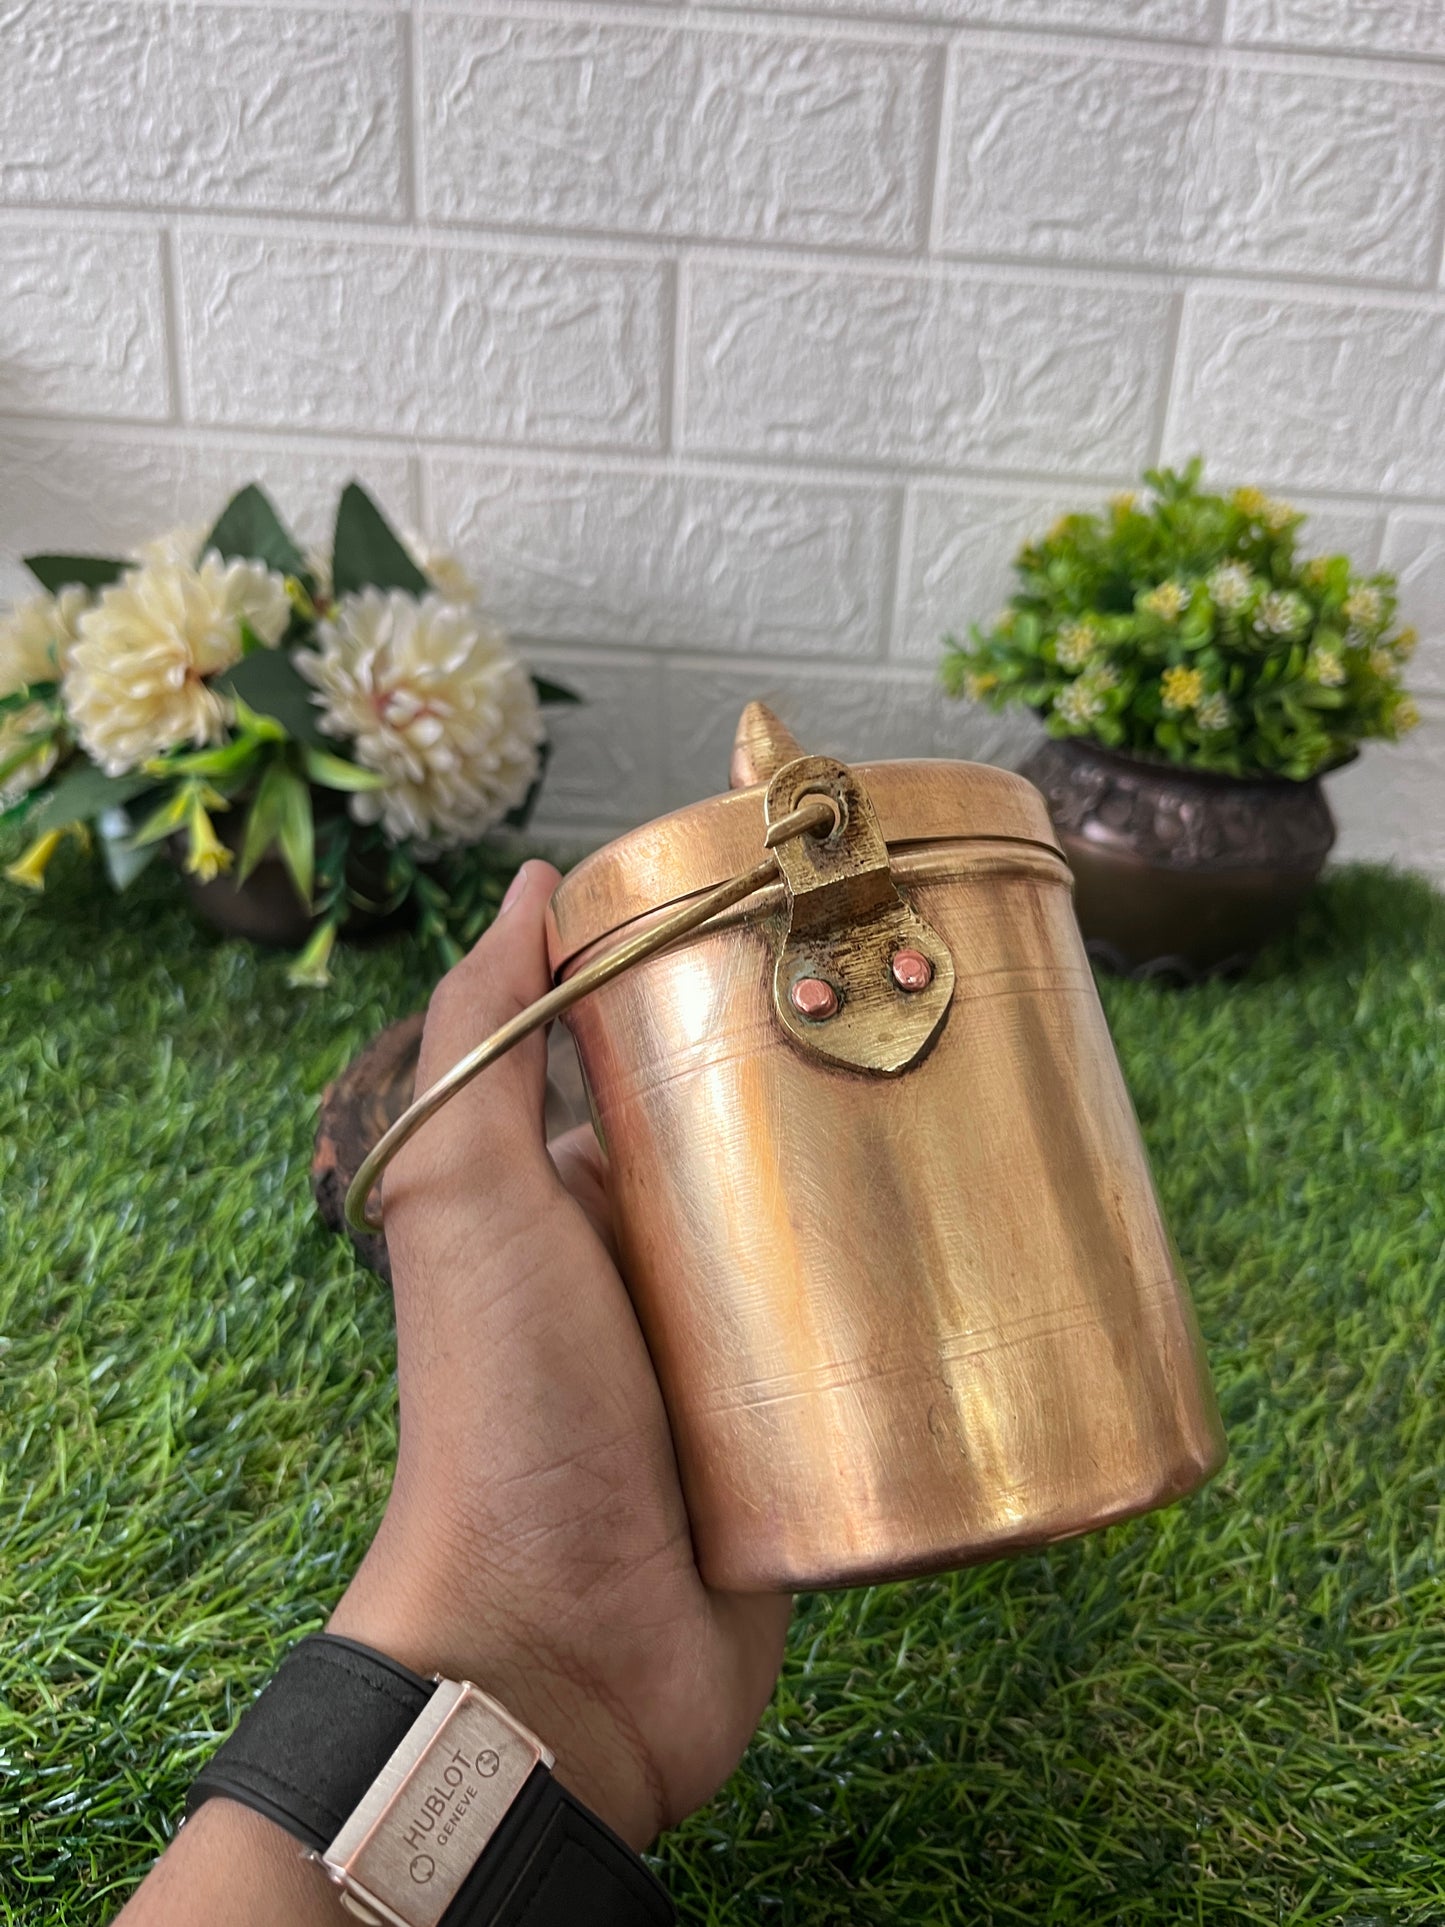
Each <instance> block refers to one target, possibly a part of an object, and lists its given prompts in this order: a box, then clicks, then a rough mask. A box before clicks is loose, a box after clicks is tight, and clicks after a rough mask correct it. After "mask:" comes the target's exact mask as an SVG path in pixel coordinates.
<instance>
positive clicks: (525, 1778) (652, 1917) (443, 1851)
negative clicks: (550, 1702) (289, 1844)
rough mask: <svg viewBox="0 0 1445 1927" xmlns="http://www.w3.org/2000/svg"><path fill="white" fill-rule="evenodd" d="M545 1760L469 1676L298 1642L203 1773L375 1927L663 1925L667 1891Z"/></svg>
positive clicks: (335, 1643)
mask: <svg viewBox="0 0 1445 1927" xmlns="http://www.w3.org/2000/svg"><path fill="white" fill-rule="evenodd" d="M552 1765H553V1758H552V1755H551V1753H549V1752H548V1750H547V1748H546V1747H545V1746H544V1745H543V1744H542V1742H541V1741H540V1740H539V1739H538V1738H537V1736H536V1734H535V1733H531V1732H529V1731H528V1730H527V1728H526V1727H525V1726H523V1725H522V1724H521V1722H520V1721H519V1720H516V1719H514V1718H513V1717H512V1715H511V1714H510V1713H508V1712H507V1711H506V1709H505V1708H504V1707H502V1706H499V1705H498V1704H497V1702H496V1700H494V1699H492V1698H491V1697H490V1696H489V1695H488V1694H486V1693H484V1692H482V1691H481V1690H480V1689H479V1688H478V1687H476V1686H473V1685H472V1684H471V1682H470V1681H468V1680H454V1679H440V1678H434V1679H423V1678H422V1676H421V1675H420V1674H419V1673H414V1672H412V1671H411V1669H410V1668H409V1667H406V1666H402V1665H400V1664H399V1663H398V1662H397V1661H396V1660H394V1659H389V1658H387V1656H386V1655H385V1654H384V1653H378V1652H375V1651H373V1650H372V1648H371V1647H369V1646H362V1645H359V1644H358V1643H357V1642H356V1641H355V1640H351V1639H341V1638H338V1637H337V1636H336V1635H334V1634H332V1633H316V1634H313V1635H312V1636H311V1637H310V1638H309V1639H303V1640H302V1641H301V1642H300V1644H299V1645H297V1646H294V1647H293V1648H292V1649H291V1651H290V1652H289V1653H288V1654H287V1655H286V1657H285V1659H284V1660H282V1662H281V1665H280V1667H279V1668H278V1669H277V1672H276V1674H275V1677H274V1678H273V1679H272V1680H271V1682H270V1684H269V1685H268V1686H267V1687H266V1688H265V1690H264V1691H263V1692H262V1693H261V1695H260V1697H259V1698H258V1699H257V1700H256V1701H255V1703H254V1704H253V1705H252V1706H251V1708H250V1709H249V1711H248V1712H247V1713H246V1714H245V1716H244V1717H243V1718H242V1720H241V1722H240V1724H239V1726H237V1728H236V1730H235V1731H234V1733H232V1734H231V1736H230V1738H229V1739H228V1740H226V1741H225V1743H224V1744H223V1745H222V1746H221V1747H220V1749H219V1750H218V1751H217V1753H216V1754H215V1755H214V1757H213V1758H212V1759H211V1760H210V1762H209V1763H208V1764H207V1765H206V1766H205V1767H203V1768H202V1770H201V1773H200V1775H199V1777H198V1778H197V1780H196V1783H195V1785H194V1786H193V1787H192V1788H191V1791H190V1795H189V1797H188V1799H187V1801H186V1815H187V1818H189V1817H190V1815H191V1814H193V1813H194V1812H195V1811H196V1809H197V1808H198V1807H199V1806H200V1805H201V1804H202V1803H203V1802H204V1801H206V1800H209V1799H214V1798H215V1797H217V1796H218V1795H219V1796H223V1797H225V1798H226V1799H230V1800H238V1801H240V1802H241V1804H242V1805H243V1806H248V1807H252V1808H254V1809H255V1810H256V1811H257V1812H258V1813H264V1814H265V1815H266V1817H267V1818H268V1819H270V1820H274V1821H275V1822H276V1823H277V1825H278V1826H282V1827H285V1828H286V1830H287V1831H288V1832H289V1833H292V1834H294V1835H295V1836H296V1838H297V1839H298V1840H300V1841H301V1842H302V1844H303V1846H304V1848H305V1850H306V1857H307V1858H309V1859H313V1860H317V1861H319V1862H320V1864H321V1867H322V1869H323V1870H324V1872H325V1873H326V1875H327V1877H328V1878H329V1879H330V1880H331V1881H332V1882H333V1883H334V1884H335V1886H336V1887H337V1888H339V1889H340V1895H339V1897H340V1900H341V1904H342V1906H343V1907H345V1908H347V1909H348V1910H349V1911H350V1912H351V1913H352V1914H354V1915H356V1917H357V1918H358V1919H360V1920H363V1921H366V1922H369V1923H370V1924H371V1927H382V1924H383V1923H385V1924H386V1927H483V1923H485V1924H486V1927H564V1924H565V1927H653V1923H657V1924H658V1927H665V1923H670V1922H673V1921H675V1920H676V1915H675V1914H674V1912H673V1909H672V1906H671V1904H670V1902H669V1901H668V1898H667V1895H666V1894H665V1893H664V1892H663V1890H662V1888H661V1887H660V1886H659V1884H658V1883H657V1881H656V1880H655V1879H654V1878H653V1876H652V1874H651V1873H650V1872H649V1871H648V1869H647V1868H646V1867H645V1866H644V1865H643V1863H642V1861H641V1860H639V1859H638V1857H637V1856H636V1854H634V1853H633V1852H632V1851H631V1849H630V1848H629V1847H627V1846H626V1845H625V1844H624V1842H623V1841H621V1840H619V1839H618V1837H617V1835H616V1834H615V1833H613V1832H612V1830H611V1829H610V1828H609V1827H607V1826H604V1824H603V1823H602V1821H601V1820H599V1819H598V1818H597V1816H596V1815H595V1814H593V1813H589V1812H588V1811H587V1809H586V1807H584V1806H583V1805H582V1804H581V1803H580V1801H577V1800H574V1799H573V1797H572V1795H571V1794H570V1793H569V1792H568V1791H567V1789H566V1788H565V1787H563V1786H560V1785H559V1784H558V1783H557V1781H556V1780H554V1779H553V1777H552V1772H551V1769H552Z"/></svg>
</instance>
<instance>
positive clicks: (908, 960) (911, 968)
mask: <svg viewBox="0 0 1445 1927" xmlns="http://www.w3.org/2000/svg"><path fill="white" fill-rule="evenodd" d="M893 981H894V983H895V984H897V986H898V988H899V989H900V990H927V988H928V986H929V985H930V984H931V983H932V982H933V965H932V964H931V963H930V962H929V961H928V959H927V957H925V956H924V954H923V952H922V951H921V950H895V951H894V953H893Z"/></svg>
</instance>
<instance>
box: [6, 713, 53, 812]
mask: <svg viewBox="0 0 1445 1927" xmlns="http://www.w3.org/2000/svg"><path fill="white" fill-rule="evenodd" d="M27 748H29V749H31V752H32V753H31V754H30V755H29V756H28V757H27V758H26V760H25V761H24V762H23V763H22V764H21V765H20V767H19V768H18V769H12V770H11V771H10V774H9V775H8V776H5V777H0V810H3V809H8V808H9V807H10V805H11V804H12V803H17V802H18V801H19V800H20V798H21V797H22V796H24V795H25V793H26V792H27V790H33V789H34V788H35V786H36V784H37V783H43V782H44V781H45V779H46V777H47V776H48V775H49V774H50V772H51V770H53V769H54V768H55V765H56V762H57V760H58V758H59V755H60V750H59V748H58V746H57V744H56V741H55V712H54V710H52V709H50V708H49V707H48V706H47V705H46V704H45V703H26V704H25V705H24V706H23V707H22V708H20V709H12V710H9V711H7V713H6V714H5V715H3V716H0V769H3V768H4V767H5V765H6V764H7V763H8V762H9V761H10V758H11V757H12V756H18V755H19V754H20V752H21V751H22V750H23V749H27Z"/></svg>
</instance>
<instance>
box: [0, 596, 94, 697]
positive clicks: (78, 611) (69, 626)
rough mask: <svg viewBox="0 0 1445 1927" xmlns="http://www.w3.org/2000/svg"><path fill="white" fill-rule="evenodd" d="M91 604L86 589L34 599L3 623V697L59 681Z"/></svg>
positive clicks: (18, 606) (0, 628) (0, 648)
mask: <svg viewBox="0 0 1445 1927" xmlns="http://www.w3.org/2000/svg"><path fill="white" fill-rule="evenodd" d="M89 601H90V596H89V594H88V593H87V592H86V591H85V590H84V589H62V590H61V591H60V594H59V595H54V596H53V595H36V596H30V597H29V598H28V599H27V600H26V601H24V602H18V603H17V604H16V605H15V607H14V608H13V609H12V610H11V611H10V613H9V614H8V615H7V616H5V617H4V618H3V619H0V697H4V696H13V695H14V694H15V693H16V691H17V690H20V689H29V688H31V687H32V685H34V684H35V683H43V682H55V681H57V680H58V678H59V677H60V675H61V674H62V672H63V671H64V669H65V665H66V663H67V662H68V660H69V658H70V652H71V650H72V649H73V648H74V647H75V638H76V625H77V624H78V623H79V621H80V618H81V615H82V614H83V613H84V611H85V608H86V605H87V604H88V603H89Z"/></svg>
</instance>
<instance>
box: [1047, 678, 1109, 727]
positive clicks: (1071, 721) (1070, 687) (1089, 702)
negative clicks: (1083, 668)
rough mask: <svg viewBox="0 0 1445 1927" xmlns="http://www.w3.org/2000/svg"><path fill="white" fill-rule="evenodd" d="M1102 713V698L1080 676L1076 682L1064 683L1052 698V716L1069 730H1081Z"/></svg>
mask: <svg viewBox="0 0 1445 1927" xmlns="http://www.w3.org/2000/svg"><path fill="white" fill-rule="evenodd" d="M1103 713H1104V698H1103V697H1102V696H1101V695H1099V694H1098V692H1097V691H1095V690H1093V689H1090V688H1089V687H1088V685H1087V683H1086V681H1085V679H1084V678H1083V677H1082V676H1081V677H1080V678H1079V680H1078V681H1077V682H1071V683H1066V684H1065V685H1064V687H1063V688H1062V689H1061V690H1060V691H1059V693H1058V695H1057V696H1055V697H1054V714H1055V715H1056V716H1061V717H1062V718H1063V720H1064V721H1065V722H1066V723H1067V724H1068V725H1069V727H1070V728H1071V729H1082V728H1084V726H1085V725H1086V724H1088V723H1091V722H1093V721H1094V719H1095V718H1096V717H1098V716H1102V715H1103Z"/></svg>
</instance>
